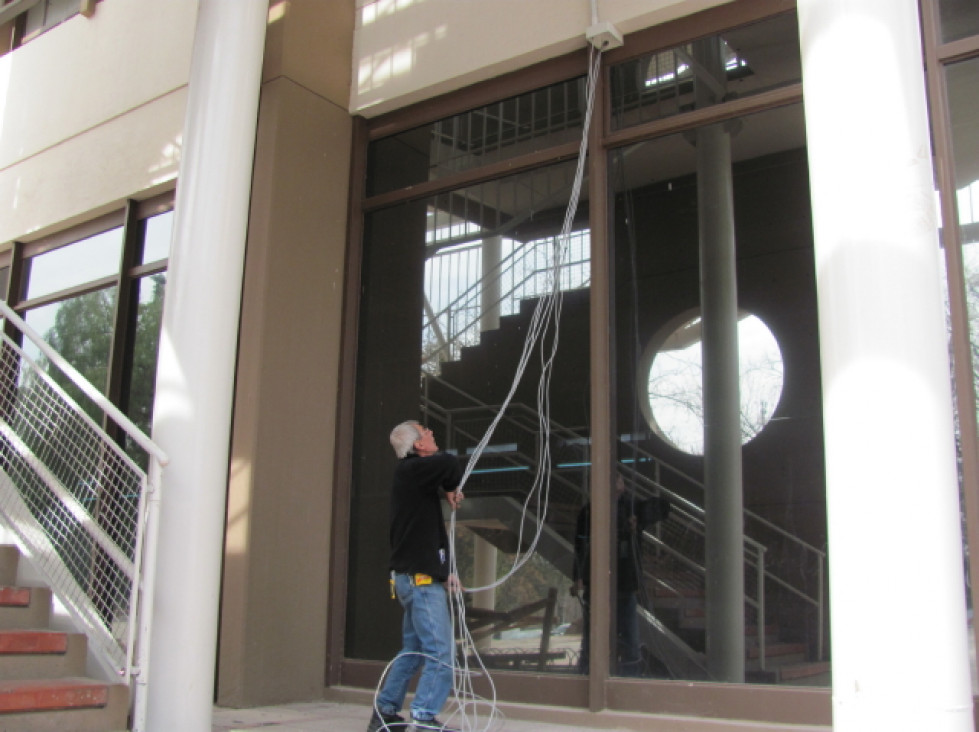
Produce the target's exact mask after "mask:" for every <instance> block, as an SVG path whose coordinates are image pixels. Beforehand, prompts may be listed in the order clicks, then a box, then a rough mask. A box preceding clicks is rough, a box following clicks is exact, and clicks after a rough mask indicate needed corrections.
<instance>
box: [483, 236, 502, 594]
mask: <svg viewBox="0 0 979 732" xmlns="http://www.w3.org/2000/svg"><path fill="white" fill-rule="evenodd" d="M502 253H503V237H502V236H488V237H486V238H485V239H483V252H482V264H483V268H482V269H483V280H482V288H481V290H480V309H479V312H480V316H479V330H480V331H487V330H496V329H497V328H499V327H500V297H501V293H500V275H501V272H500V259H501V257H502ZM494 579H496V578H495V577H494Z"/></svg>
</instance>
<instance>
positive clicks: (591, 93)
mask: <svg viewBox="0 0 979 732" xmlns="http://www.w3.org/2000/svg"><path fill="white" fill-rule="evenodd" d="M600 66H601V52H600V51H598V52H596V50H595V49H594V48H591V49H589V70H588V79H587V84H586V87H587V95H586V98H587V101H586V107H585V115H584V120H583V124H582V137H581V145H580V147H579V152H578V165H577V169H576V171H575V177H574V181H573V183H572V187H571V194H570V197H569V201H568V207H567V210H566V211H565V217H564V223H563V225H562V227H561V233H560V234H559V235H558V237H556V239H555V242H554V247H553V262H552V266H551V269H550V272H551V288H550V291H549V292H548V293H547V294H546V295H544V296H543V297H542V298H541V299H540V300H539V301H538V303H537V307H536V308H535V309H534V314H533V317H532V319H531V323H530V326H529V328H528V333H527V337H526V339H525V341H524V348H523V352H522V353H521V355H520V359H519V361H518V363H517V369H516V373H515V374H514V378H513V383H512V384H511V386H510V391H509V393H508V394H507V396H506V399H504V401H503V404H502V405H501V406H500V409H499V411H498V412H497V414H496V416H495V418H494V419H493V421H492V423H491V424H490V426H489V428H488V429H487V431H486V433H485V434H484V435H483V437H482V439H481V440H480V441H479V444H478V445H477V446H476V448H475V449H474V450H473V453H472V455H471V457H470V458H469V461H468V464H467V465H466V469H465V471H464V473H463V476H462V481H461V482H460V484H459V490H462V488H463V486H465V484H466V481H467V480H468V479H469V476H470V475H471V474H472V471H473V469H474V467H475V466H476V463H477V461H478V460H479V458H480V456H481V455H482V453H483V450H484V449H485V447H486V445H487V444H489V441H490V440H491V439H492V436H493V433H494V432H495V430H496V427H497V425H498V424H499V422H500V420H501V419H502V418H503V415H504V413H505V412H506V409H507V407H508V406H509V404H510V401H511V400H512V399H513V395H514V393H515V392H516V390H517V387H518V385H519V384H520V381H521V379H522V377H523V374H524V371H525V370H526V367H527V364H528V362H529V360H530V356H531V354H532V353H533V352H534V350H535V349H536V347H537V344H538V342H540V358H541V376H540V380H539V382H538V387H537V406H538V410H537V411H538V423H539V425H540V430H539V432H538V450H537V454H538V455H540V456H541V457H540V461H539V463H538V465H537V472H536V474H535V476H534V482H533V484H532V486H531V489H530V490H529V491H528V493H527V497H526V499H525V500H524V503H523V509H522V512H521V516H520V521H519V528H518V534H517V554H516V558H515V559H514V563H513V566H512V567H511V568H510V570H509V571H508V572H507V573H506V574H505V575H503V576H502V577H500V578H499V579H497V580H496V581H495V582H493V583H491V584H489V585H485V586H483V587H471V588H467V589H465V590H463V589H462V588H461V586H457V587H455V588H454V590H453V591H452V592H450V593H449V607H450V611H451V613H452V618H453V635H454V636H455V632H456V628H458V629H459V633H460V634H461V635H462V652H461V653H460V654H459V656H460V658H459V663H460V667H459V668H456V669H455V671H454V679H453V692H454V698H455V700H456V704H457V711H456V712H455V713H454V715H453V719H455V718H456V717H459V718H460V719H461V722H462V727H461V729H462V730H463V732H490V730H492V729H493V728H494V726H495V725H496V724H498V723H500V722H501V720H502V716H501V715H500V713H499V710H498V708H497V706H496V687H495V685H494V683H493V678H492V675H491V674H490V673H489V671H488V669H487V668H486V665H485V664H484V663H483V660H482V658H481V657H480V655H479V652H478V651H477V649H476V643H475V640H474V639H473V637H472V634H471V633H470V631H469V628H468V626H467V625H466V608H465V602H464V596H463V593H464V592H471V593H475V592H480V591H483V590H489V589H493V588H496V587H499V586H500V585H502V584H503V583H504V582H506V581H507V580H508V579H509V578H510V577H512V576H513V575H514V574H515V573H516V572H517V571H519V570H520V569H521V567H523V565H524V564H526V563H527V562H528V561H529V560H530V558H531V557H532V556H533V554H534V552H535V551H536V548H537V544H538V542H539V541H540V538H541V535H542V533H543V530H544V525H545V522H546V518H547V506H548V501H549V498H550V476H551V458H550V449H549V445H550V429H551V424H550V381H551V376H552V374H553V369H554V360H555V357H556V355H557V348H558V343H559V322H560V317H561V308H562V304H563V291H562V290H561V283H560V273H561V263H562V261H563V260H564V258H565V255H566V253H567V250H568V241H569V238H570V234H571V228H572V226H573V223H574V219H575V214H576V213H577V210H578V202H579V199H580V196H581V187H582V183H583V181H584V173H585V162H586V157H587V152H588V134H589V128H590V125H591V117H592V111H593V107H594V98H595V87H596V85H597V80H598V72H599V68H600ZM549 333H550V335H551V344H550V349H549V350H548V349H547V348H546V344H545V338H546V337H547V335H548V334H549ZM534 498H536V506H535V507H536V522H535V524H536V526H535V532H534V537H533V539H532V541H531V542H530V545H529V547H528V548H527V550H526V551H525V552H523V553H521V551H520V547H521V546H523V532H524V522H525V519H526V516H527V510H528V507H529V505H530V502H531V500H532V499H534ZM455 533H456V515H455V512H454V511H453V512H452V515H451V519H450V531H449V542H450V551H449V556H450V568H449V571H450V573H451V574H453V575H455V576H457V577H458V576H459V569H458V565H457V562H456V551H455ZM470 659H473V660H475V662H476V663H477V664H478V666H479V669H480V670H479V671H476V672H473V671H472V670H471V669H470ZM474 676H481V677H483V678H485V679H486V680H487V682H488V684H489V687H490V695H491V696H490V698H489V699H483V698H481V697H480V696H478V695H477V694H476V692H475V689H474V687H473V678H474ZM483 706H486V707H488V708H489V712H488V714H487V715H486V718H485V721H484V723H483V725H482V726H480V708H481V707H483Z"/></svg>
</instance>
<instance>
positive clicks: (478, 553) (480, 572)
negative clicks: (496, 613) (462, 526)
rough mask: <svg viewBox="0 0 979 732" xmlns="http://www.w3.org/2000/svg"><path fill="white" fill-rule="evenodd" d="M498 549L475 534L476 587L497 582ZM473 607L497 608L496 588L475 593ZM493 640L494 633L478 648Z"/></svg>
mask: <svg viewBox="0 0 979 732" xmlns="http://www.w3.org/2000/svg"><path fill="white" fill-rule="evenodd" d="M497 553H498V550H497V548H496V547H495V546H493V545H492V544H490V543H489V542H488V541H486V539H484V538H483V537H481V536H479V535H478V534H476V535H474V545H473V585H475V586H476V587H486V586H487V585H491V584H493V583H494V582H496V557H497ZM473 607H478V608H481V609H483V610H495V609H496V588H495V587H494V588H490V589H488V590H480V591H479V592H477V593H475V594H474V595H473ZM492 641H493V636H492V634H490V635H486V636H485V637H483V638H482V639H481V640H480V641H479V642H478V643H477V644H476V648H478V649H479V650H483V649H485V648H489V646H490V644H491V643H492Z"/></svg>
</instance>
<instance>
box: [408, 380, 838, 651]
mask: <svg viewBox="0 0 979 732" xmlns="http://www.w3.org/2000/svg"><path fill="white" fill-rule="evenodd" d="M428 380H431V381H432V382H435V383H438V384H439V385H441V386H443V387H445V388H447V389H449V390H451V391H453V392H454V393H456V394H458V395H460V396H462V397H463V398H465V399H467V400H468V401H470V402H471V403H472V405H471V406H469V407H461V408H454V409H445V408H443V407H441V406H439V405H437V404H435V403H434V402H433V401H432V400H431V399H430V398H429V395H428V383H429V382H428ZM424 384H425V388H424V392H423V398H422V413H423V414H428V415H430V416H432V417H434V418H436V419H437V420H438V421H439V422H441V423H442V424H443V425H444V426H445V428H446V434H447V435H449V438H448V439H449V441H450V442H449V444H450V445H453V444H455V443H454V438H453V437H452V435H457V434H461V435H463V436H465V438H466V439H469V440H471V441H472V442H473V444H475V443H476V442H478V441H479V439H480V437H481V435H476V434H468V433H466V432H460V431H459V427H458V424H457V423H458V421H459V417H461V416H463V415H472V414H475V413H478V412H479V411H485V412H486V413H487V415H488V417H489V419H491V418H492V416H495V414H496V411H498V409H499V408H498V407H495V406H493V405H489V404H485V403H483V402H481V401H480V400H478V399H476V398H475V397H473V396H472V395H470V394H468V393H466V392H465V391H463V390H462V389H459V388H458V387H456V386H454V385H452V384H450V383H448V382H446V381H445V380H444V379H441V378H440V377H438V376H434V375H432V374H425V375H424ZM509 412H510V414H507V415H505V416H504V419H503V420H502V421H501V424H504V423H508V424H510V425H513V426H514V427H516V428H518V429H521V430H524V431H527V432H535V431H536V430H537V429H538V415H537V412H536V411H535V410H533V409H531V408H530V407H528V406H527V405H524V404H521V403H511V404H510V407H509ZM524 418H525V419H526V421H524ZM489 419H487V422H488V421H489ZM551 431H552V433H553V434H556V435H559V436H560V437H562V438H563V439H564V440H566V441H577V442H579V443H584V442H586V441H587V438H586V437H585V435H584V432H583V431H580V430H575V429H571V428H567V427H564V426H562V425H559V424H556V423H554V422H553V421H552V422H551ZM628 449H629V450H630V451H632V452H633V453H634V454H635V456H636V459H638V460H642V461H644V462H647V463H651V464H652V465H653V472H654V475H653V478H648V477H646V476H644V475H642V474H641V473H639V472H638V471H637V470H636V469H635V468H634V467H630V466H628V465H625V466H622V467H623V473H625V474H626V477H627V478H628V479H629V480H628V482H629V484H630V486H631V488H632V490H633V491H634V492H635V493H636V495H637V496H638V497H640V498H648V497H652V496H666V497H667V498H668V499H669V500H670V502H671V504H672V505H673V509H674V510H673V512H671V517H670V519H668V522H669V523H672V524H680V525H681V526H682V527H683V530H684V531H687V532H692V533H694V534H696V535H697V536H699V537H700V539H701V540H702V539H703V537H704V536H705V524H704V509H703V507H701V506H699V505H697V504H696V503H694V502H693V501H691V500H689V499H688V498H686V497H684V496H682V495H681V494H680V493H678V492H677V491H676V490H673V489H671V488H669V487H667V486H666V485H665V484H664V475H665V474H666V473H669V474H670V475H671V476H672V477H673V479H674V482H676V481H679V482H680V483H682V484H684V485H685V486H687V487H689V488H692V489H694V490H695V491H697V492H699V493H701V494H702V493H703V491H704V486H703V483H701V482H700V481H698V480H696V479H695V478H693V477H692V476H689V475H687V474H685V473H683V472H682V471H680V470H678V469H676V468H674V467H673V466H671V465H669V464H668V463H665V462H663V461H662V460H660V459H659V458H657V457H655V456H653V455H652V454H650V453H648V452H646V451H644V450H642V449H641V448H638V447H637V446H636V445H635V443H630V444H629V445H628ZM506 459H507V460H509V461H510V462H511V464H513V465H518V464H520V465H528V467H529V468H532V467H533V465H534V464H535V463H534V462H532V461H533V459H532V458H531V457H530V456H528V455H526V454H524V453H520V452H518V451H514V452H512V453H509V454H508V455H507V457H506ZM525 461H530V462H525ZM554 477H555V476H552V479H553V478H554ZM560 480H561V482H562V484H566V486H567V487H568V488H570V489H572V490H574V491H575V492H576V493H577V494H578V495H579V496H580V497H581V498H582V500H587V498H588V491H587V487H586V486H578V485H577V484H576V483H574V482H573V481H568V480H567V479H565V478H563V477H561V478H560ZM744 516H745V519H746V523H754V524H755V525H756V526H758V527H762V528H764V529H765V530H767V531H768V532H769V533H770V534H772V535H774V536H776V537H779V538H781V539H782V540H784V542H785V543H786V544H787V545H789V546H791V547H793V548H794V549H795V550H797V551H800V552H801V553H802V556H803V557H804V562H805V564H806V566H807V567H810V569H807V570H805V571H804V573H809V572H811V571H813V570H814V572H815V575H816V580H815V584H816V588H815V592H812V591H809V590H807V588H806V587H804V586H799V583H794V582H793V581H792V580H791V579H790V578H787V577H784V576H781V575H779V574H778V573H777V572H776V571H775V570H774V569H773V568H770V567H769V566H768V565H767V557H768V556H769V547H768V546H767V545H766V544H765V543H763V542H761V541H759V540H757V539H756V538H754V537H753V536H752V535H748V534H746V536H745V539H744V555H745V559H744V566H745V571H746V582H745V603H746V605H747V606H749V607H750V608H752V609H753V611H754V613H755V617H756V619H757V628H758V645H759V664H760V666H761V669H762V670H764V669H765V643H766V639H765V625H766V624H765V618H766V611H767V607H766V602H767V601H766V583H768V582H771V583H773V584H774V585H777V586H779V587H781V588H782V589H784V590H786V591H788V592H790V593H791V594H793V595H795V596H796V597H798V598H800V599H801V600H802V601H803V602H805V603H806V604H808V605H811V606H812V607H813V608H815V611H816V616H817V617H816V636H817V640H816V647H817V655H818V659H819V660H822V659H824V658H825V630H824V628H825V612H826V592H825V564H826V553H825V552H824V551H822V550H820V549H817V548H816V547H814V546H812V545H811V544H809V543H808V542H805V541H804V540H802V539H799V538H798V537H796V536H794V535H792V534H791V533H789V532H788V531H785V530H784V529H782V528H781V527H779V526H777V525H776V524H774V523H772V522H771V521H768V520H767V519H765V518H763V517H761V516H758V515H757V514H755V513H754V512H752V511H750V510H745V511H744ZM658 531H659V529H658V530H657V531H646V532H644V535H643V539H644V542H646V543H648V544H649V545H651V546H653V547H655V548H656V550H657V551H661V552H665V553H667V554H668V555H670V556H672V557H674V558H675V559H677V560H678V561H679V562H680V563H681V564H683V565H684V566H686V567H687V569H688V570H690V571H691V573H693V574H694V575H698V576H700V577H701V578H703V579H702V582H701V584H702V585H705V584H706V579H705V578H706V567H705V559H704V558H703V557H696V556H690V555H689V554H686V555H684V554H683V553H682V551H681V550H680V549H678V547H677V546H675V545H671V544H670V543H669V542H668V541H666V540H664V539H663V538H662V537H661V535H660V534H659V533H658ZM701 544H702V541H701ZM652 579H654V581H656V582H657V583H658V584H660V585H661V586H663V587H668V584H667V583H665V582H663V581H662V580H660V579H657V578H652Z"/></svg>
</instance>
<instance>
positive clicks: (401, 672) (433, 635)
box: [377, 574, 454, 720]
mask: <svg viewBox="0 0 979 732" xmlns="http://www.w3.org/2000/svg"><path fill="white" fill-rule="evenodd" d="M394 590H395V592H396V593H397V595H398V600H399V601H400V602H401V607H402V608H404V617H403V618H402V621H401V635H402V646H403V647H402V648H401V651H400V652H399V653H398V655H397V657H396V658H395V659H394V662H393V663H392V664H391V668H390V669H389V670H388V676H387V679H386V680H385V682H384V687H383V688H382V689H381V693H380V694H378V696H377V708H378V709H379V710H380V711H382V712H383V713H384V714H396V713H397V712H399V711H401V706H402V705H403V704H404V700H405V694H407V693H408V684H409V683H411V679H412V677H413V676H414V675H415V672H416V671H418V669H419V668H421V667H422V666H424V668H422V674H421V677H420V678H419V679H418V688H417V689H416V690H415V698H414V699H413V700H412V702H411V714H412V716H413V717H415V718H416V719H423V720H428V719H431V718H432V717H434V716H435V715H437V714H438V713H439V712H440V711H442V705H443V704H445V700H446V699H448V698H449V693H450V692H451V691H452V660H453V647H454V643H453V641H452V621H451V619H450V618H449V605H448V596H447V595H446V593H445V587H444V586H443V585H442V584H441V583H439V582H433V583H432V584H430V585H419V586H416V585H415V583H414V582H413V581H412V577H411V575H407V574H398V575H395V577H394Z"/></svg>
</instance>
